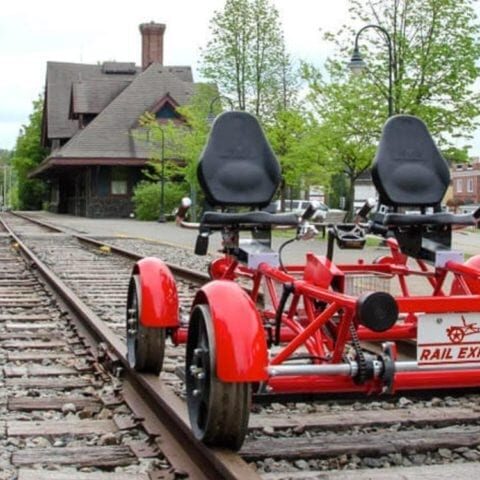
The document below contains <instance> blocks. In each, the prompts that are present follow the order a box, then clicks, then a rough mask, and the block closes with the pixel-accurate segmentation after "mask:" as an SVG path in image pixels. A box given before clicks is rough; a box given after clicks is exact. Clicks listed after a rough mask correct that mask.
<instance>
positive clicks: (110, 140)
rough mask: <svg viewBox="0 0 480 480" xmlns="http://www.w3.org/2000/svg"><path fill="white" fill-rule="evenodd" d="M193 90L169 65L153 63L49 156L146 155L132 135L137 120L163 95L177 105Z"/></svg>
mask: <svg viewBox="0 0 480 480" xmlns="http://www.w3.org/2000/svg"><path fill="white" fill-rule="evenodd" d="M193 89H194V84H193V83H191V82H184V81H182V80H179V78H178V77H177V76H176V75H174V74H172V73H171V71H170V69H169V67H164V66H162V65H160V64H158V63H153V64H152V65H150V66H149V67H148V68H147V69H146V70H145V71H144V72H142V73H140V74H138V75H137V76H136V77H135V79H134V80H133V81H132V82H131V83H130V84H129V85H128V86H127V87H126V88H125V89H124V90H123V91H122V92H121V93H120V94H119V95H118V96H117V97H116V98H115V99H114V100H113V101H112V102H111V103H110V104H109V105H108V106H107V107H106V108H105V109H104V110H103V111H102V112H101V113H100V114H99V115H98V116H97V117H96V118H95V119H94V120H92V122H90V123H89V124H88V125H87V126H86V127H85V128H84V129H83V130H80V131H79V132H78V133H77V134H76V135H75V136H74V137H73V138H72V139H71V140H70V141H69V142H68V143H67V144H65V145H64V146H63V147H62V148H61V149H60V150H57V151H55V152H54V154H53V155H52V156H54V157H55V158H65V157H76V158H80V157H84V158H102V157H107V158H109V157H116V158H149V156H150V152H149V151H148V148H147V146H146V145H145V142H144V141H143V140H138V139H136V138H135V135H134V130H135V129H136V128H137V125H138V119H139V118H140V116H141V115H143V113H145V112H146V111H148V110H149V109H150V108H151V107H152V106H154V105H155V104H156V103H158V101H159V99H161V98H163V97H165V96H167V95H169V96H170V97H171V98H172V99H173V100H174V101H175V102H176V103H177V104H179V105H183V104H185V103H187V102H188V100H189V98H190V96H191V95H192V94H193Z"/></svg>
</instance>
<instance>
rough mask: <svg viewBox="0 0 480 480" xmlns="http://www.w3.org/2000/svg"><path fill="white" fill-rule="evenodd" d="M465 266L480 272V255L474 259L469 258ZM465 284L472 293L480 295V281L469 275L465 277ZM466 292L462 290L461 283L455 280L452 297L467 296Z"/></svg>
mask: <svg viewBox="0 0 480 480" xmlns="http://www.w3.org/2000/svg"><path fill="white" fill-rule="evenodd" d="M464 265H465V266H468V267H471V268H473V269H474V270H479V271H480V255H474V256H473V257H471V258H469V259H468V260H467V261H466V262H465V263H464ZM463 278H464V280H465V283H466V284H467V285H468V288H469V289H470V291H471V292H472V294H473V295H478V294H480V280H477V279H476V278H474V277H471V276H469V275H464V277H463ZM465 293H466V292H465V290H464V289H463V288H462V286H461V284H460V282H459V281H458V280H457V279H455V280H454V281H453V282H452V288H451V291H450V295H465Z"/></svg>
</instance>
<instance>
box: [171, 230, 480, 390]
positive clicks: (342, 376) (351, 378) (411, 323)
mask: <svg viewBox="0 0 480 480" xmlns="http://www.w3.org/2000/svg"><path fill="white" fill-rule="evenodd" d="M387 244H388V246H389V247H390V255H388V256H385V257H382V258H380V259H378V260H377V261H376V262H374V263H371V264H366V263H364V262H363V261H361V260H360V261H359V262H358V263H355V264H343V265H336V264H334V263H333V262H332V261H330V260H328V259H327V258H325V257H321V256H316V255H314V254H311V253H309V254H307V259H306V263H305V265H289V266H286V267H285V268H284V269H283V270H282V269H280V268H277V267H272V266H270V265H268V264H266V263H261V264H260V265H259V266H258V267H257V268H255V269H251V268H248V267H247V266H245V265H243V264H241V263H239V262H238V261H237V260H236V259H235V258H234V257H232V256H228V255H226V256H224V257H222V258H220V259H217V260H214V261H213V262H212V264H211V265H210V268H209V272H210V275H211V277H212V282H210V283H208V284H207V285H206V286H204V287H203V288H202V289H201V290H200V291H199V292H198V294H197V297H196V299H195V301H194V305H196V304H198V303H203V304H207V305H208V306H209V308H210V312H211V316H212V323H213V328H214V332H215V337H216V365H217V371H216V374H217V376H218V378H219V379H220V380H222V381H225V382H259V384H261V385H262V386H263V387H264V388H266V389H267V390H268V391H269V392H273V393H275V392H278V393H280V392H319V393H328V392H365V393H381V392H383V391H386V390H388V391H389V392H394V391H396V390H409V389H422V388H452V387H459V388H460V387H475V386H479V385H480V365H479V366H478V367H475V365H473V366H461V367H460V368H457V369H455V372H454V374H452V368H451V366H443V365H439V366H435V367H434V368H431V367H430V368H422V367H419V366H418V365H417V364H416V362H410V363H411V365H410V366H408V368H407V367H399V368H398V369H397V363H395V368H396V370H395V373H393V374H392V375H391V377H390V378H388V382H387V380H386V379H384V378H383V379H382V378H381V375H378V374H377V375H373V376H371V377H370V378H369V379H367V380H364V381H362V382H359V381H358V379H356V378H355V375H354V374H353V373H352V371H351V370H350V371H349V368H350V367H349V363H347V362H345V361H344V354H345V346H346V343H347V342H350V341H351V340H352V337H351V332H350V326H351V324H353V325H354V327H355V330H356V332H357V336H358V338H359V339H360V340H363V341H378V342H395V341H397V340H413V341H415V340H416V338H417V315H418V314H419V313H422V314H424V313H452V312H458V313H463V312H475V311H476V312H480V257H474V258H472V259H470V260H469V261H468V262H466V263H464V264H460V263H456V262H452V261H450V262H447V264H446V265H445V267H443V268H435V269H432V268H430V267H429V266H428V265H427V264H426V263H425V262H423V261H422V260H415V261H416V267H415V268H412V267H410V266H409V265H408V264H407V259H408V258H407V256H405V255H403V254H402V253H401V252H400V250H399V247H398V244H397V242H396V240H394V239H388V240H387ZM364 273H368V274H377V275H383V276H388V277H389V278H390V279H391V280H390V281H397V282H398V285H399V289H400V291H401V295H399V296H396V297H395V300H396V303H397V306H398V310H399V320H398V321H397V322H396V324H395V325H394V326H393V327H392V328H390V329H388V330H386V331H382V332H376V331H373V330H371V329H369V328H367V327H365V326H363V325H360V324H359V320H358V318H357V313H356V312H357V306H358V296H355V295H349V294H347V293H345V278H346V276H348V275H356V274H364ZM449 276H453V281H452V287H451V291H450V292H448V293H447V292H446V279H447V277H449ZM413 277H423V278H425V279H426V281H427V282H428V283H429V284H430V286H431V293H430V295H421V296H418V295H417V296H415V295H413V294H412V292H411V289H410V288H409V285H408V284H409V278H413ZM332 284H335V289H334V288H332ZM240 285H241V287H240ZM284 285H293V287H294V291H293V293H292V294H291V298H290V301H289V303H288V304H287V308H286V309H285V311H284V313H283V314H282V317H281V321H282V324H281V329H280V340H281V343H280V345H278V346H277V347H275V348H271V349H270V350H269V349H268V346H267V343H268V340H269V338H270V337H271V333H270V336H269V332H272V330H274V329H275V318H276V315H277V313H276V312H277V310H278V306H279V303H280V293H279V290H280V289H283V286H284ZM262 286H263V292H264V293H263V296H262V295H261V294H260V291H261V287H262ZM260 304H264V305H265V306H264V307H262V308H260V307H258V305H260ZM186 336H187V331H186V329H185V328H184V327H182V328H178V329H174V331H173V335H172V339H173V340H174V342H175V343H181V342H184V341H185V340H186ZM393 345H395V344H394V343H393ZM299 348H303V349H305V350H306V352H307V354H308V355H309V356H310V358H311V359H313V367H316V366H321V367H322V368H323V367H327V368H330V367H332V369H335V372H336V373H335V374H332V373H331V372H330V373H322V372H324V370H322V371H321V372H319V371H317V372H315V374H309V373H308V367H307V369H305V370H302V372H301V373H300V374H296V373H292V374H290V373H288V372H290V370H288V369H285V368H284V367H285V365H287V363H286V361H287V360H288V359H289V357H290V356H291V355H292V354H293V353H294V352H296V351H297V350H298V349H299ZM394 350H395V348H394ZM302 354H303V352H302ZM390 360H391V361H392V362H395V360H396V359H395V358H391V359H390ZM379 361H380V362H381V361H382V360H379ZM289 365H290V366H291V365H292V364H291V363H290V364H289ZM305 365H312V362H310V363H309V364H305ZM399 365H400V363H399ZM279 367H280V368H279ZM282 368H283V370H282ZM288 368H290V367H288ZM338 369H340V370H341V372H340V373H339V371H338ZM279 372H282V373H279ZM386 383H388V385H386Z"/></svg>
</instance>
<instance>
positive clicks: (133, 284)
mask: <svg viewBox="0 0 480 480" xmlns="http://www.w3.org/2000/svg"><path fill="white" fill-rule="evenodd" d="M141 304H142V294H141V289H140V279H139V277H138V275H132V277H131V278H130V284H129V286H128V299H127V359H128V363H129V365H130V366H131V367H132V368H134V369H135V370H137V371H138V372H144V373H154V374H155V375H158V374H159V373H160V372H161V370H162V366H163V357H164V355H165V336H166V334H165V329H164V328H151V327H144V326H143V325H141V323H140V311H141Z"/></svg>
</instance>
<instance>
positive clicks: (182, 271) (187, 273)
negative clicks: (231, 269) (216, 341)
mask: <svg viewBox="0 0 480 480" xmlns="http://www.w3.org/2000/svg"><path fill="white" fill-rule="evenodd" d="M9 213H11V214H12V215H15V216H17V217H19V218H23V219H25V220H28V221H31V222H33V223H36V224H37V225H40V226H42V227H46V228H50V229H51V230H54V231H57V232H59V233H65V234H68V235H71V236H72V237H74V238H76V239H78V240H79V241H80V242H84V243H86V244H90V245H95V246H96V247H108V248H109V249H110V251H112V252H114V253H117V254H118V255H121V256H123V257H126V258H130V259H132V260H135V261H138V260H141V259H142V258H144V256H143V255H139V254H138V253H135V252H132V251H131V250H127V249H125V248H121V247H117V246H115V245H112V244H110V243H108V242H103V241H100V240H96V239H94V238H91V237H88V236H86V235H80V234H78V233H72V232H68V231H67V230H65V229H63V228H61V227H57V226H55V225H52V224H51V223H48V222H44V221H42V220H38V219H36V218H32V217H29V216H28V215H23V214H21V213H18V212H9ZM165 264H166V265H167V266H168V268H169V269H170V270H171V271H172V273H174V274H175V275H178V276H179V277H181V278H183V279H185V280H190V281H192V282H195V283H198V284H200V285H203V284H204V283H206V282H208V281H209V280H210V277H209V276H208V275H206V274H205V273H201V272H197V271H195V270H191V269H190V268H185V267H181V266H179V265H175V264H173V263H169V262H165Z"/></svg>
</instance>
